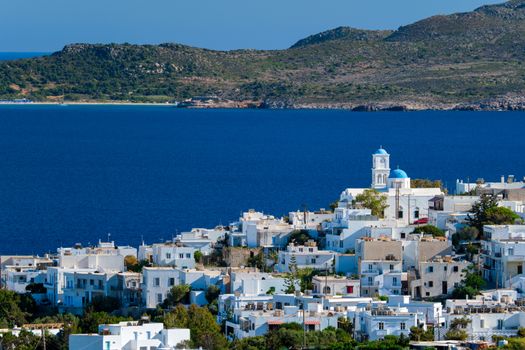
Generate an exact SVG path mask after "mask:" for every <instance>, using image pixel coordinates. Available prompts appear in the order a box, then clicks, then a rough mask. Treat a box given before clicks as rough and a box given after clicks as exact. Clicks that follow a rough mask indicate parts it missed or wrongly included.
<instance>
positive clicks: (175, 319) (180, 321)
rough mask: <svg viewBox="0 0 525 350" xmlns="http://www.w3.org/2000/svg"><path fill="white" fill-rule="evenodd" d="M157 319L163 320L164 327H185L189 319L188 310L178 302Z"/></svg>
mask: <svg viewBox="0 0 525 350" xmlns="http://www.w3.org/2000/svg"><path fill="white" fill-rule="evenodd" d="M158 321H161V322H163V323H164V326H165V327H166V328H186V327H188V321H189V316H188V310H187V309H186V307H184V305H182V304H178V305H177V306H175V307H174V308H173V309H172V310H170V312H168V313H166V314H165V315H164V316H163V317H161V318H160V319H158Z"/></svg>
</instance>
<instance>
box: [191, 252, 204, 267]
mask: <svg viewBox="0 0 525 350" xmlns="http://www.w3.org/2000/svg"><path fill="white" fill-rule="evenodd" d="M193 258H194V259H195V262H196V263H199V264H200V263H201V261H202V252H201V251H200V250H196V251H195V253H194V254H193Z"/></svg>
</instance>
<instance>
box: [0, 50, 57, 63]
mask: <svg viewBox="0 0 525 350" xmlns="http://www.w3.org/2000/svg"><path fill="white" fill-rule="evenodd" d="M50 54H51V53H49V52H0V61H10V60H17V59H21V58H32V57H40V56H48V55H50Z"/></svg>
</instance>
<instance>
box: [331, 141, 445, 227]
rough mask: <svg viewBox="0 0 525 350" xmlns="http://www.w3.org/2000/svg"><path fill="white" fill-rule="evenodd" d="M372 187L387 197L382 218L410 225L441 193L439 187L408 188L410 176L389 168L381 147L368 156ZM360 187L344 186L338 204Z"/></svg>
mask: <svg viewBox="0 0 525 350" xmlns="http://www.w3.org/2000/svg"><path fill="white" fill-rule="evenodd" d="M371 187H372V188H374V189H376V190H378V191H380V192H381V193H383V194H384V195H386V197H387V204H388V207H387V208H386V209H385V212H384V217H385V219H392V220H397V221H398V222H401V223H405V224H411V223H413V222H414V221H416V220H418V219H420V218H427V217H428V214H429V213H428V201H429V200H430V199H432V198H433V197H435V196H438V195H442V194H443V192H442V190H441V189H440V188H411V185H410V178H409V177H408V175H407V173H406V172H405V171H403V170H401V169H395V170H393V171H390V155H389V154H388V153H387V152H386V151H385V150H384V149H383V148H380V149H378V150H377V151H376V152H375V153H374V154H373V155H372V185H371ZM364 190H365V189H363V188H348V189H346V190H344V191H343V192H342V193H341V196H340V205H342V206H347V205H349V204H351V203H353V201H355V198H356V196H357V195H359V194H361V193H363V192H364Z"/></svg>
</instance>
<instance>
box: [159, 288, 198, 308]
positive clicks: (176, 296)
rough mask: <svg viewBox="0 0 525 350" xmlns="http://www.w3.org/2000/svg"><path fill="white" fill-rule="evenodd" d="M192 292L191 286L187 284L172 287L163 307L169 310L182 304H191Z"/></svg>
mask: <svg viewBox="0 0 525 350" xmlns="http://www.w3.org/2000/svg"><path fill="white" fill-rule="evenodd" d="M190 291H191V286H189V285H187V284H179V285H177V286H173V287H171V289H170V291H169V292H168V295H166V299H165V300H164V303H163V306H164V307H165V308H169V307H173V306H175V305H177V304H180V303H184V302H186V303H187V302H189V296H190Z"/></svg>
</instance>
